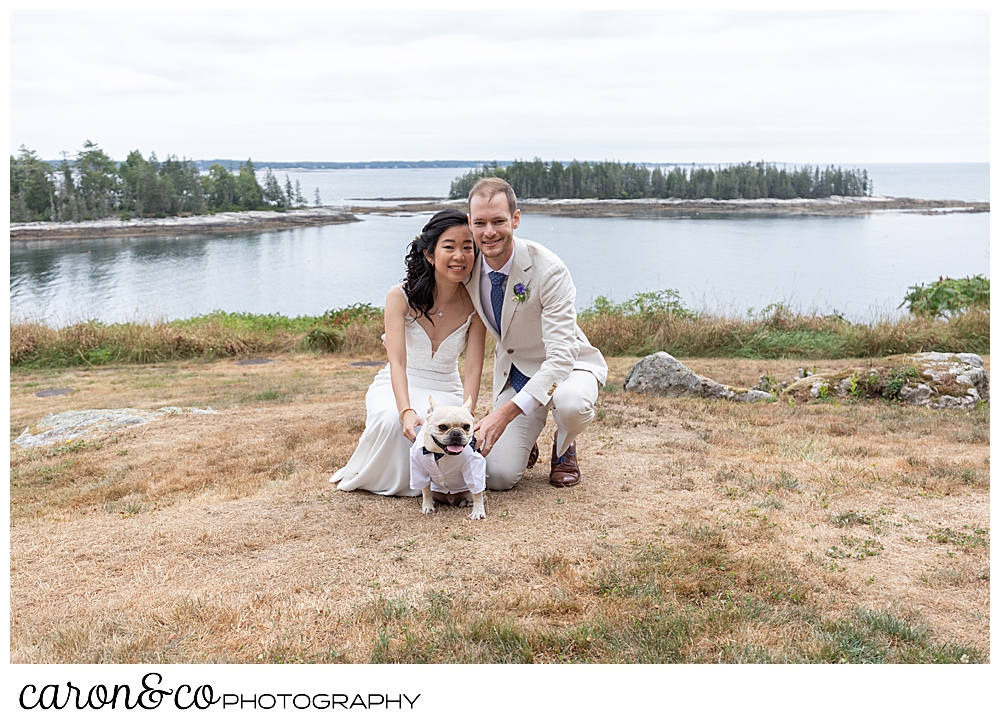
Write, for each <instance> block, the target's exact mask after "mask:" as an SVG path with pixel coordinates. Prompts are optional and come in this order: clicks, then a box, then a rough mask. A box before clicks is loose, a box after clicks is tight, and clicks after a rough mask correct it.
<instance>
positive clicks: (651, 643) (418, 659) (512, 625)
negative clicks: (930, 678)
mask: <svg viewBox="0 0 1000 724" xmlns="http://www.w3.org/2000/svg"><path fill="white" fill-rule="evenodd" d="M848 545H849V546H850V547H852V548H856V549H858V551H859V552H861V551H864V552H865V554H867V552H868V551H869V550H874V546H875V545H876V543H875V542H874V541H870V540H864V541H854V540H853V539H852V540H849V541H848ZM873 554H874V553H873ZM537 568H538V569H539V571H540V572H541V573H542V574H544V575H545V576H547V580H548V582H549V583H548V584H547V585H546V586H545V590H544V591H543V592H541V593H538V594H537V595H536V594H532V595H530V596H528V595H525V594H521V595H519V596H516V597H512V598H511V599H510V600H506V601H504V600H501V599H500V598H497V599H494V600H491V601H490V603H489V604H475V603H473V602H472V601H471V600H470V599H469V598H468V597H460V596H455V595H450V594H447V593H446V592H444V591H434V590H431V591H429V592H428V593H427V594H426V595H425V596H424V597H423V598H422V599H419V600H412V599H404V598H395V599H387V598H385V597H381V596H380V597H378V598H374V599H372V600H371V601H370V602H369V603H368V604H367V605H366V606H364V607H363V609H362V610H360V611H359V612H358V614H357V620H358V623H359V624H367V625H369V626H371V627H372V630H374V631H375V634H374V636H373V638H372V641H371V648H370V650H369V651H368V653H367V654H365V653H362V652H359V653H360V654H361V656H362V658H361V659H358V660H365V661H370V662H372V663H445V662H448V663H542V662H567V663H698V662H704V663H709V662H711V663H715V662H732V663H765V662H766V663H778V662H797V663H809V662H815V663H824V662H826V663H932V662H933V663H967V662H980V661H984V660H985V656H984V654H983V653H982V652H980V651H978V650H976V649H975V648H973V647H970V646H964V645H960V644H956V643H954V642H949V641H938V640H936V639H935V638H934V636H933V635H932V633H931V632H930V631H929V630H928V629H927V628H926V627H925V626H923V625H921V624H919V623H914V622H912V621H909V620H907V619H906V618H904V617H902V616H901V615H900V614H899V613H897V612H894V611H889V610H868V609H864V608H855V609H853V610H851V611H850V613H848V614H847V615H838V616H829V615H825V614H824V613H823V611H822V610H821V608H820V603H819V602H818V601H815V600H814V599H813V596H812V593H811V588H810V586H808V585H807V584H806V583H805V582H804V581H802V580H800V579H799V578H798V577H797V576H796V575H795V573H794V572H793V570H792V569H790V568H788V567H785V566H784V565H783V564H780V563H764V562H762V561H759V560H756V559H753V558H748V557H744V556H740V555H736V554H734V553H733V552H731V551H730V550H729V548H728V546H727V544H726V541H725V539H724V538H723V534H722V532H721V531H718V530H715V529H710V528H698V529H686V530H684V531H682V533H681V541H680V542H679V543H677V544H676V545H675V546H671V547H665V546H663V545H661V544H660V543H659V542H649V543H646V544H642V545H640V544H636V545H635V547H634V549H633V550H632V552H631V553H621V554H616V555H614V557H613V558H611V559H609V560H606V562H605V564H604V565H603V566H602V567H601V568H600V569H598V570H596V571H594V572H593V573H591V574H589V575H585V576H583V577H582V579H581V578H580V576H579V574H578V573H577V572H574V571H573V570H572V567H571V566H569V564H567V563H566V562H565V561H563V560H562V559H561V558H558V557H553V556H542V557H540V558H539V560H538V561H537Z"/></svg>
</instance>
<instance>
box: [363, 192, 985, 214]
mask: <svg viewBox="0 0 1000 724" xmlns="http://www.w3.org/2000/svg"><path fill="white" fill-rule="evenodd" d="M519 206H520V208H521V212H522V213H525V214H550V215H552V216H573V217H577V218H599V217H626V218H658V219H667V218H732V217H769V216H771V217H773V216H860V215H864V214H871V213H878V212H884V211H905V212H915V213H924V214H953V213H988V212H989V210H990V204H989V202H982V201H954V200H947V199H940V200H935V199H911V198H906V197H893V196H863V197H858V196H831V197H829V198H825V199H729V200H719V199H523V200H521V201H520V202H519ZM464 207H465V201H464V200H463V199H441V200H437V201H426V202H421V203H411V204H399V205H398V206H389V207H387V206H351V207H350V210H351V212H352V213H355V214H379V215H387V214H399V213H411V214H413V213H426V212H428V211H438V210H440V209H444V208H464Z"/></svg>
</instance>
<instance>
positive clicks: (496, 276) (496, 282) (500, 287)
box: [489, 271, 531, 392]
mask: <svg viewBox="0 0 1000 724" xmlns="http://www.w3.org/2000/svg"><path fill="white" fill-rule="evenodd" d="M489 274H490V281H491V282H492V283H493V288H492V289H490V304H492V305H493V317H494V318H495V319H496V321H497V331H498V332H499V331H501V330H500V317H501V316H502V314H503V292H504V282H506V281H507V275H506V274H504V273H503V272H496V271H491V272H490V273H489ZM530 379H531V378H530V377H528V376H527V375H526V374H524V373H523V372H521V370H519V369H518V368H517V367H515V366H514V365H511V366H510V385H511V387H513V388H514V391H515V392H520V391H521V388H522V387H524V386H525V385H526V384H528V380H530Z"/></svg>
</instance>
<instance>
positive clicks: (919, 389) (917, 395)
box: [899, 383, 934, 405]
mask: <svg viewBox="0 0 1000 724" xmlns="http://www.w3.org/2000/svg"><path fill="white" fill-rule="evenodd" d="M933 392H934V391H933V390H932V389H931V388H930V387H928V386H927V385H925V384H922V383H921V384H918V385H917V386H916V387H911V386H910V385H906V386H905V387H903V389H901V390H900V391H899V399H901V400H902V401H903V402H905V403H906V404H907V405H926V404H927V403H929V402H930V401H931V394H932V393H933Z"/></svg>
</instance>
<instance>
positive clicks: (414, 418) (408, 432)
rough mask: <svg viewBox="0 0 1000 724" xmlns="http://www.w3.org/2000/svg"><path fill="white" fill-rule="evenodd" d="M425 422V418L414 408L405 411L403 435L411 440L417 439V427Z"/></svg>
mask: <svg viewBox="0 0 1000 724" xmlns="http://www.w3.org/2000/svg"><path fill="white" fill-rule="evenodd" d="M423 424H424V421H423V419H422V418H421V417H420V416H418V415H417V413H415V412H414V411H413V410H407V411H406V412H405V413H403V435H404V436H405V437H406V439H407V440H409V441H410V442H413V441H414V440H416V439H417V431H416V429H415V428H418V427H420V426H421V425H423Z"/></svg>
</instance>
